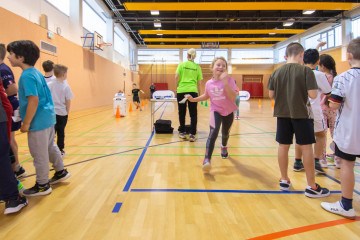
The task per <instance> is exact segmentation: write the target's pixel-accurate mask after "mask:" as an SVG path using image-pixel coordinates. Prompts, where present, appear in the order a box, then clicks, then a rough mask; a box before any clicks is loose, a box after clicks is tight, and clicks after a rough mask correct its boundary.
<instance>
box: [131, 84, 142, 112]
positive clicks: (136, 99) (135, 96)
mask: <svg viewBox="0 0 360 240" xmlns="http://www.w3.org/2000/svg"><path fill="white" fill-rule="evenodd" d="M131 92H132V94H133V102H134V104H135V105H136V109H138V108H140V111H142V109H141V107H140V97H139V92H141V93H144V91H143V90H141V89H139V88H136V83H134V84H133V90H132V91H131Z"/></svg>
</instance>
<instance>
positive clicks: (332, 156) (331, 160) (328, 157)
mask: <svg viewBox="0 0 360 240" xmlns="http://www.w3.org/2000/svg"><path fill="white" fill-rule="evenodd" d="M326 159H327V160H328V161H330V162H334V159H335V154H326Z"/></svg>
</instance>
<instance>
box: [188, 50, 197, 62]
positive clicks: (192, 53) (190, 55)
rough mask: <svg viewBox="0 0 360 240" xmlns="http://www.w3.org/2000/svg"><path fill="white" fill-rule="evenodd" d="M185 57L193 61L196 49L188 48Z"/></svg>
mask: <svg viewBox="0 0 360 240" xmlns="http://www.w3.org/2000/svg"><path fill="white" fill-rule="evenodd" d="M187 57H188V59H189V60H190V61H193V60H194V59H195V58H196V50H195V49H194V48H190V49H189V50H188V51H187Z"/></svg>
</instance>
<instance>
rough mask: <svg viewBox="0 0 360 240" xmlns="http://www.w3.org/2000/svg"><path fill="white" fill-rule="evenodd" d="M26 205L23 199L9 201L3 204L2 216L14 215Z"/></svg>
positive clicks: (25, 200)
mask: <svg viewBox="0 0 360 240" xmlns="http://www.w3.org/2000/svg"><path fill="white" fill-rule="evenodd" d="M27 204H28V202H27V199H26V198H25V197H18V198H17V199H16V200H9V201H7V202H6V203H5V211H4V214H10V213H16V212H18V211H20V210H21V209H22V208H23V207H25V206H26V205H27Z"/></svg>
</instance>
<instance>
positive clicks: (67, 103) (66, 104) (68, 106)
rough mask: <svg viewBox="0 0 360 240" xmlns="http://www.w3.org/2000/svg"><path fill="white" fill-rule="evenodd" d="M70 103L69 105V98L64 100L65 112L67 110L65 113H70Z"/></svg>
mask: <svg viewBox="0 0 360 240" xmlns="http://www.w3.org/2000/svg"><path fill="white" fill-rule="evenodd" d="M70 105H71V100H70V99H69V100H66V101H65V106H66V112H67V115H69V113H70Z"/></svg>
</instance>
